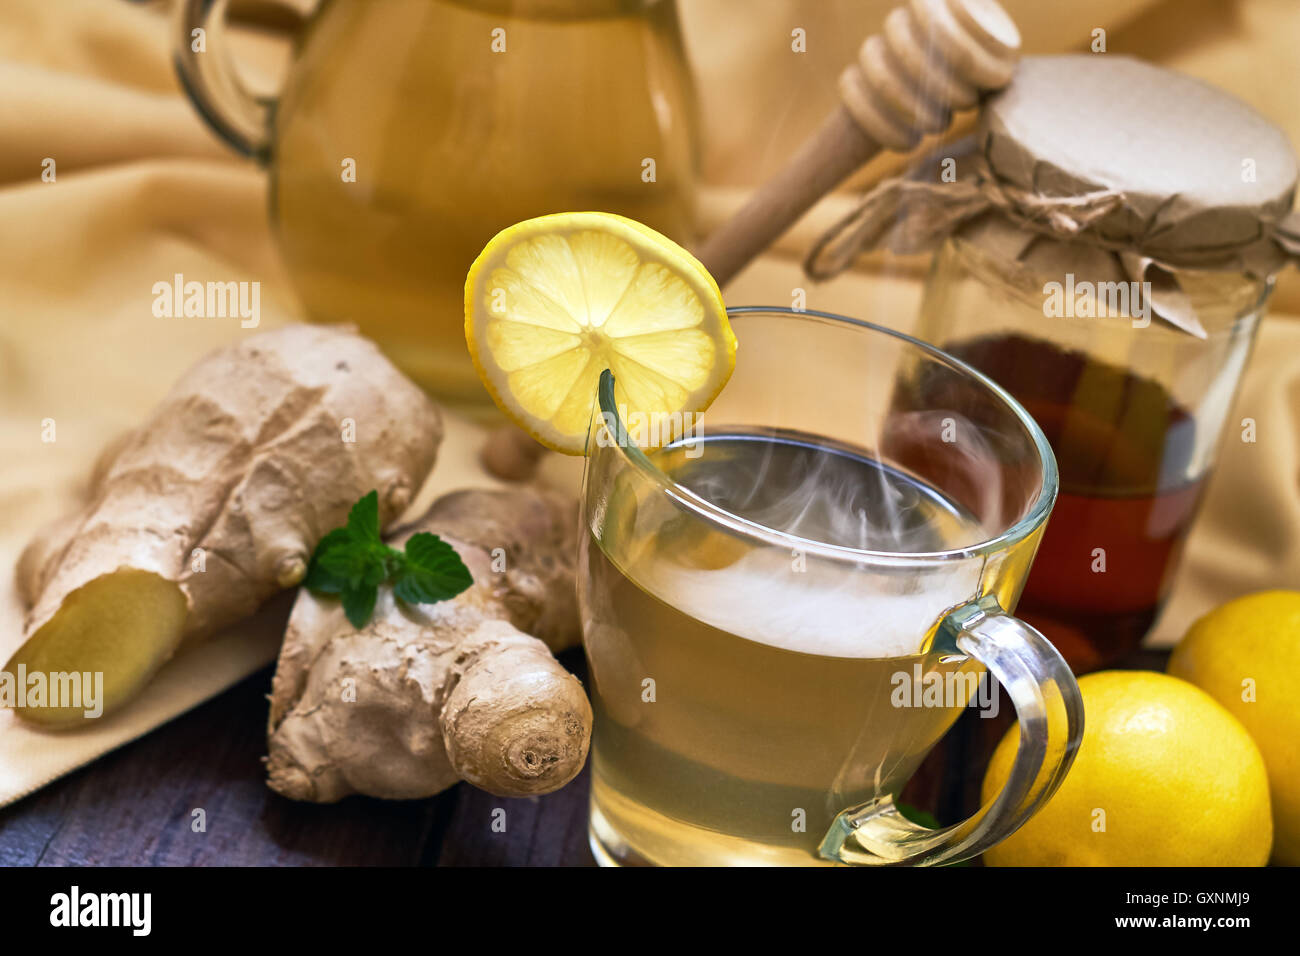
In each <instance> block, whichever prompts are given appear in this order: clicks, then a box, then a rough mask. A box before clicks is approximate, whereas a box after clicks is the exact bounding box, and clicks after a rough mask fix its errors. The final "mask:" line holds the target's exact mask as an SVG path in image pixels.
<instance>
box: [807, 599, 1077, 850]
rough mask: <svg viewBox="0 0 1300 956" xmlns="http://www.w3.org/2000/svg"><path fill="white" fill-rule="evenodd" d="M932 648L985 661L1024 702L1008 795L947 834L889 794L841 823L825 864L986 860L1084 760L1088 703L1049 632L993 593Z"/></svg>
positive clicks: (959, 613)
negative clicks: (909, 813)
mask: <svg viewBox="0 0 1300 956" xmlns="http://www.w3.org/2000/svg"><path fill="white" fill-rule="evenodd" d="M932 651H933V652H934V653H939V654H953V655H965V656H967V657H971V658H974V659H975V660H977V661H979V662H980V663H981V664H983V665H984V666H985V667H986V668H988V670H989V672H990V673H991V674H992V675H993V676H994V677H995V678H996V679H997V681H998V683H1000V684H1001V685H1002V686H1003V687H1004V688H1006V691H1007V694H1008V695H1009V696H1010V697H1011V702H1012V703H1013V704H1014V705H1015V708H1016V718H1017V720H1018V721H1019V723H1020V743H1019V746H1018V747H1017V749H1016V757H1015V762H1014V763H1012V765H1011V773H1010V775H1009V776H1008V777H1007V782H1006V784H1005V786H1004V787H1003V788H1002V792H1001V793H999V794H998V795H997V797H996V798H994V800H993V801H992V802H991V803H989V804H987V805H986V806H984V807H982V808H981V809H980V810H979V812H977V813H976V814H975V815H974V816H972V817H970V818H969V819H967V820H964V821H963V822H961V823H957V824H954V825H953V826H950V827H945V828H943V829H941V830H930V829H927V828H925V827H922V826H919V825H918V824H915V823H913V822H911V821H910V820H908V819H907V818H906V817H904V816H903V815H902V814H901V813H899V811H898V808H897V807H896V806H895V804H894V801H893V798H892V797H890V796H884V797H879V798H877V799H875V800H872V801H871V802H869V803H865V804H862V805H861V806H858V807H853V808H851V809H849V810H845V811H843V812H842V813H840V814H839V815H838V816H837V817H836V818H835V821H834V822H833V823H832V824H831V829H830V832H829V833H827V835H826V838H825V839H824V840H823V841H822V845H821V849H820V853H821V856H823V857H824V858H826V859H829V860H836V861H838V862H841V863H852V864H857V865H863V866H887V865H897V864H904V865H909V866H933V865H935V864H938V863H956V862H958V861H960V860H965V859H969V858H970V857H973V856H978V855H979V854H980V853H983V852H984V851H985V850H987V849H989V848H990V847H992V846H995V845H996V844H997V843H999V842H1001V841H1002V840H1004V839H1006V838H1007V837H1008V836H1010V835H1011V834H1012V833H1014V832H1015V831H1016V830H1018V829H1019V828H1020V826H1021V825H1022V824H1023V823H1024V822H1025V821H1026V820H1028V819H1029V818H1030V817H1031V816H1033V815H1034V813H1035V812H1036V811H1037V810H1038V808H1039V807H1040V806H1042V805H1043V804H1044V803H1046V802H1047V800H1048V798H1049V797H1051V795H1052V794H1053V793H1055V792H1056V788H1057V787H1058V786H1060V784H1061V781H1062V780H1064V779H1065V775H1066V773H1067V772H1068V771H1069V769H1070V764H1072V763H1073V762H1074V754H1075V751H1076V750H1078V747H1079V740H1080V739H1081V737H1082V736H1083V701H1082V699H1081V698H1080V697H1079V685H1078V684H1076V683H1075V681H1074V675H1073V674H1071V673H1070V668H1069V667H1068V666H1067V665H1066V663H1065V660H1064V659H1063V658H1062V657H1061V655H1060V653H1059V652H1058V651H1057V650H1056V648H1054V647H1053V646H1052V645H1051V644H1050V643H1048V641H1047V638H1045V637H1043V635H1042V634H1040V633H1039V632H1038V631H1036V630H1034V628H1032V627H1030V626H1029V625H1028V624H1025V623H1024V622H1023V621H1021V620H1019V619H1017V618H1015V617H1012V616H1011V615H1010V614H1008V613H1007V612H1006V611H1004V610H1002V608H1001V607H1000V606H999V605H998V603H997V600H996V599H995V598H993V597H991V596H989V597H983V598H980V599H979V600H978V601H973V602H971V603H970V604H966V605H963V606H962V607H960V608H958V609H957V610H955V611H952V612H951V613H949V614H948V615H947V616H946V617H945V618H944V620H943V621H942V622H941V623H940V625H939V631H938V633H937V635H936V636H935V641H934V646H933V647H932Z"/></svg>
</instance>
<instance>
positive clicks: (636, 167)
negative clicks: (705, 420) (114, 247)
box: [176, 0, 696, 415]
mask: <svg viewBox="0 0 1300 956" xmlns="http://www.w3.org/2000/svg"><path fill="white" fill-rule="evenodd" d="M279 2H280V4H281V5H284V6H286V7H290V8H296V7H301V6H302V4H301V2H299V3H294V2H293V0H279ZM226 6H227V0H186V3H185V6H184V8H183V10H182V16H181V24H180V32H179V35H178V45H177V52H176V61H177V69H178V71H179V72H180V76H181V80H182V83H183V84H184V86H185V89H186V90H187V92H188V93H189V95H190V97H191V98H192V99H193V101H194V104H195V106H196V107H197V108H198V110H199V112H200V113H201V114H202V115H203V117H204V119H205V120H207V122H208V123H209V124H210V125H211V126H212V128H213V129H214V130H215V131H216V132H217V133H218V134H219V135H221V136H222V137H223V138H224V139H225V140H226V141H227V142H228V143H229V144H230V145H231V146H233V147H234V148H235V149H237V150H239V151H240V152H243V153H245V154H247V155H249V156H253V157H255V158H257V159H258V160H259V161H261V162H263V163H264V164H266V166H267V168H268V170H269V172H270V177H271V188H270V192H269V195H270V214H271V220H272V222H273V223H274V227H275V232H276V235H277V236H278V241H279V245H280V248H281V250H282V252H283V255H284V258H285V260H286V263H287V265H288V269H289V272H290V275H291V276H292V278H293V282H294V284H295V287H296V289H297V291H298V294H299V296H300V298H301V300H302V302H303V305H304V306H305V308H306V309H307V312H308V314H309V317H310V318H311V319H313V320H314V321H320V322H352V323H355V324H356V325H358V326H359V327H360V328H361V330H362V331H363V332H364V333H365V334H366V335H368V336H369V337H371V338H373V339H374V340H375V341H376V342H378V343H379V345H380V346H381V347H382V348H383V349H384V350H385V352H387V354H388V355H389V356H390V357H391V358H392V359H393V360H394V361H395V362H396V363H397V364H398V365H399V366H400V367H401V368H402V369H403V370H404V371H405V372H406V373H407V374H409V375H410V376H411V377H412V378H414V379H415V380H416V381H418V382H419V383H420V384H421V385H423V386H424V387H425V388H426V389H427V390H429V391H430V392H431V393H432V394H434V395H435V396H437V397H438V398H440V399H441V400H443V401H444V402H446V403H448V404H450V405H453V406H456V407H459V408H461V409H462V410H464V411H467V412H469V413H471V414H475V415H490V410H491V402H490V400H489V399H488V396H487V393H486V392H485V391H484V390H483V388H482V386H481V385H480V383H479V380H478V376H477V375H476V374H475V372H474V369H473V366H472V364H471V362H470V359H469V354H468V351H467V349H466V346H465V336H464V283H465V274H466V272H467V271H468V269H469V266H470V263H471V262H472V261H473V259H474V257H475V256H476V255H477V254H478V252H479V250H481V249H482V248H483V246H484V245H485V244H486V243H487V241H488V240H489V239H490V238H491V237H492V236H493V235H494V234H495V233H497V232H498V231H500V230H501V229H503V228H505V227H506V226H508V225H510V224H511V223H514V222H518V221H520V220H522V219H527V218H530V217H533V216H538V215H543V214H546V213H551V212H560V211H565V210H581V209H601V210H607V211H610V212H618V213H622V214H623V215H626V216H630V217H632V218H634V219H637V220H639V221H641V222H644V223H646V224H647V225H650V226H652V227H653V228H655V229H658V230H659V231H661V232H663V233H665V234H667V235H668V236H671V237H672V238H674V239H676V240H677V241H679V242H683V243H685V242H687V241H689V240H690V238H691V235H690V231H691V224H692V187H693V180H694V171H695V170H694V164H695V149H694V142H695V135H694V133H695V125H696V124H695V117H694V112H693V111H694V104H693V95H692V88H691V81H690V76H689V72H688V68H687V65H686V59H685V54H684V50H683V44H682V39H681V32H680V29H679V25H678V21H677V11H676V8H675V5H674V2H673V0H324V2H323V3H321V4H319V5H318V6H316V8H315V10H314V13H312V15H311V16H310V17H309V18H308V19H307V21H306V23H305V24H304V27H303V30H302V32H301V34H300V35H299V38H298V41H297V45H296V51H295V57H294V62H293V65H292V68H291V70H290V73H289V76H288V79H287V81H286V83H285V86H284V88H283V90H282V91H281V93H280V95H279V97H278V99H271V100H268V99H266V98H264V97H259V96H256V95H255V94H253V93H252V92H250V91H249V90H248V88H247V87H246V86H245V85H244V84H243V83H242V82H241V80H240V78H239V76H238V74H237V72H236V71H235V70H233V69H232V66H231V62H230V58H229V56H228V50H227V49H226V48H225V41H224V38H223V35H222V34H223V28H224V25H225V13H226ZM197 30H202V31H204V32H203V33H201V34H197V33H196V32H195V31H197ZM199 36H202V37H203V38H204V42H202V43H198V42H196V38H197V37H199Z"/></svg>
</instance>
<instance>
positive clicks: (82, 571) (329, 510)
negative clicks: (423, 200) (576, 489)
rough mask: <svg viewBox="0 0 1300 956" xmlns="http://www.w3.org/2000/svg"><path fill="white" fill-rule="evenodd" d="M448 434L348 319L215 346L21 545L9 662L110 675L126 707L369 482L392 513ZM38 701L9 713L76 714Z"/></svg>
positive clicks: (268, 589) (250, 607)
mask: <svg viewBox="0 0 1300 956" xmlns="http://www.w3.org/2000/svg"><path fill="white" fill-rule="evenodd" d="M441 438H442V421H441V418H440V416H439V413H438V410H437V408H436V407H435V406H434V405H433V403H432V402H430V401H429V399H428V398H427V397H426V396H425V395H424V393H423V392H421V391H420V390H419V389H418V388H417V387H416V386H415V385H413V384H411V383H410V382H409V381H408V380H407V379H406V378H404V377H403V376H402V375H401V373H399V372H398V371H397V369H396V368H394V367H393V366H392V365H391V364H390V363H389V362H388V360H387V359H385V358H384V357H383V356H382V355H381V354H380V353H379V351H378V349H376V348H375V346H374V345H372V344H371V343H370V342H368V341H367V340H365V339H363V338H361V337H360V336H358V335H356V334H355V333H353V332H352V331H350V330H346V329H340V328H329V327H323V326H307V325H296V326H289V327H286V328H282V329H277V330H274V331H270V332H264V333H259V334H257V335H254V336H251V337H249V338H248V339H246V340H244V341H243V342H241V343H239V344H237V345H234V346H231V347H228V348H224V349H221V350H219V351H217V352H214V353H212V354H210V355H208V356H207V357H205V358H204V359H202V360H201V361H200V362H199V363H198V364H197V365H195V366H194V367H193V368H192V369H190V370H189V371H188V372H186V373H185V374H184V375H183V376H182V377H181V379H180V381H179V382H177V384H176V385H175V387H174V388H173V389H172V391H171V392H170V393H169V394H168V396H167V397H166V398H165V399H164V400H163V402H162V404H161V405H160V406H159V407H158V408H157V409H156V410H155V412H154V414H153V415H152V417H151V418H150V419H149V421H148V422H146V423H145V424H144V425H143V426H142V427H140V428H138V429H136V430H135V431H134V432H132V433H131V434H130V435H129V436H128V437H127V438H126V439H125V440H123V441H120V442H118V443H116V444H114V445H112V446H110V447H109V449H107V451H106V452H105V454H104V455H103V456H101V458H100V460H99V462H98V463H97V464H96V466H95V469H94V474H93V476H92V478H91V487H90V489H89V495H88V499H87V501H86V503H85V505H84V507H82V508H81V509H80V510H78V511H77V512H75V513H74V514H71V515H67V516H65V517H63V518H61V519H59V520H58V521H57V522H55V523H54V524H53V525H51V526H50V527H49V528H48V529H46V530H45V531H43V532H42V533H40V534H38V535H37V537H36V538H35V539H34V540H33V541H32V542H31V543H30V544H29V545H28V547H27V549H26V550H25V551H24V553H23V556H22V558H21V559H20V560H19V562H18V567H17V578H18V590H19V594H20V595H21V597H22V599H23V601H24V602H25V604H26V607H27V609H28V614H27V618H26V621H25V624H24V642H23V644H22V646H21V647H20V648H19V649H18V651H17V652H16V653H15V654H14V655H13V657H12V658H11V659H10V660H9V662H8V663H7V664H6V665H5V668H4V670H6V671H8V672H10V673H12V674H15V675H16V674H17V672H18V668H19V666H20V665H23V666H25V667H26V671H27V673H29V674H30V673H32V672H34V671H39V672H44V673H46V674H48V673H51V672H65V673H66V672H74V671H75V672H83V673H84V672H102V673H103V674H104V692H103V696H104V700H103V709H104V712H105V713H108V712H110V711H112V710H114V709H116V708H118V707H120V706H121V705H122V704H124V703H126V702H127V701H128V700H130V699H131V698H132V697H134V696H135V695H136V694H137V693H138V692H139V691H140V690H141V688H143V687H144V686H145V684H146V683H147V682H148V680H149V678H150V677H152V676H153V674H154V673H155V672H156V671H157V670H158V668H159V667H161V666H162V664H163V663H164V662H165V661H166V660H167V659H168V658H170V657H171V656H172V654H173V653H174V652H175V650H176V649H177V647H178V646H179V645H180V643H181V641H182V640H183V639H198V638H201V637H203V636H205V635H207V634H210V633H212V632H214V631H216V630H219V629H220V628H222V627H225V626H227V625H229V624H231V623H234V622H235V621H237V620H239V619H241V618H244V617H247V616H248V615H249V614H251V613H252V612H253V611H254V610H256V609H257V607H258V606H259V605H260V604H262V603H263V602H264V601H265V600H266V599H267V598H269V597H270V596H271V595H272V594H274V593H275V592H276V591H278V590H281V589H283V588H288V587H292V586H293V585H295V584H297V583H298V582H300V581H301V580H302V578H303V575H304V574H305V573H306V569H307V563H308V561H309V559H310V557H311V553H312V549H313V548H314V547H315V545H316V542H317V541H318V540H319V539H320V537H321V536H322V535H324V534H325V533H326V532H327V531H329V530H331V529H332V528H335V527H337V526H339V525H341V524H343V523H344V521H345V520H346V518H347V514H348V510H349V509H350V508H351V506H352V505H353V504H354V503H355V502H356V501H357V499H358V498H360V497H361V496H362V495H364V494H366V493H367V492H369V491H370V490H371V489H377V490H378V492H379V509H380V519H381V521H382V522H385V523H387V522H390V521H392V520H394V519H396V518H397V517H398V516H400V514H401V513H402V511H404V510H405V509H406V507H407V505H408V504H409V503H410V501H411V499H412V498H413V497H414V495H415V493H416V492H417V491H418V490H419V487H420V485H421V483H422V482H423V480H424V478H425V476H426V475H427V474H428V472H429V469H430V468H431V467H432V466H433V461H434V457H435V455H436V453H437V448H438V445H439V443H440V441H441ZM48 703H50V702H44V704H45V705H40V706H37V705H31V704H29V705H28V706H26V707H22V708H19V709H18V713H19V716H21V717H23V718H25V719H27V720H30V721H33V722H37V723H42V724H47V725H51V726H60V725H68V724H72V723H79V722H80V721H81V720H82V719H83V711H82V709H80V708H77V707H53V706H48Z"/></svg>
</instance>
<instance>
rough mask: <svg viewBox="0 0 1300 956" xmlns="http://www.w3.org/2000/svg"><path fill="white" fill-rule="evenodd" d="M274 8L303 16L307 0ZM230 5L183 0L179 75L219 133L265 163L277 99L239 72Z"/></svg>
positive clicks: (284, 0)
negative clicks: (229, 34) (230, 36)
mask: <svg viewBox="0 0 1300 956" xmlns="http://www.w3.org/2000/svg"><path fill="white" fill-rule="evenodd" d="M275 5H276V6H283V7H285V8H287V9H289V10H290V11H292V13H293V14H294V15H295V16H296V17H300V16H302V15H303V14H304V9H303V7H304V4H303V2H302V0H276V3H275ZM228 6H229V0H183V2H182V3H181V5H180V11H179V15H178V19H177V26H176V48H175V53H174V61H175V64H176V73H177V76H178V77H179V79H180V82H181V86H182V87H184V89H185V92H186V93H187V94H188V95H189V97H190V100H191V101H192V102H193V103H194V107H195V109H197V110H198V111H199V115H200V116H202V117H203V118H204V120H206V121H207V123H208V125H209V126H211V127H212V129H213V130H214V131H215V132H216V133H217V135H218V136H220V137H221V138H222V139H224V140H225V141H226V142H227V143H229V144H230V145H231V146H233V147H234V148H235V149H237V150H238V151H239V152H241V153H243V154H244V155H245V156H251V157H253V158H254V159H256V160H258V161H259V162H265V161H266V160H267V158H268V156H269V154H270V148H271V115H272V112H273V111H274V109H275V103H276V100H275V98H274V97H269V96H262V95H259V94H257V93H254V92H253V91H252V90H250V89H249V88H248V86H247V85H246V84H245V83H244V82H243V80H242V79H241V78H240V76H239V71H238V70H237V69H235V65H234V62H233V61H232V59H231V57H230V48H229V45H228V43H227V40H226V35H225V33H226V9H227V7H228ZM200 31H201V32H200Z"/></svg>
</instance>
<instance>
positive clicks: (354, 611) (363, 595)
mask: <svg viewBox="0 0 1300 956" xmlns="http://www.w3.org/2000/svg"><path fill="white" fill-rule="evenodd" d="M342 597H343V613H344V614H346V615H347V616H348V621H349V622H350V623H351V624H352V626H353V627H355V628H356V629H357V630H361V628H363V627H365V626H366V624H367V622H369V620H370V615H372V614H374V613H375V599H376V598H378V597H379V588H378V587H377V586H375V585H369V586H366V585H363V586H361V587H347V588H344V589H343V594H342Z"/></svg>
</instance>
